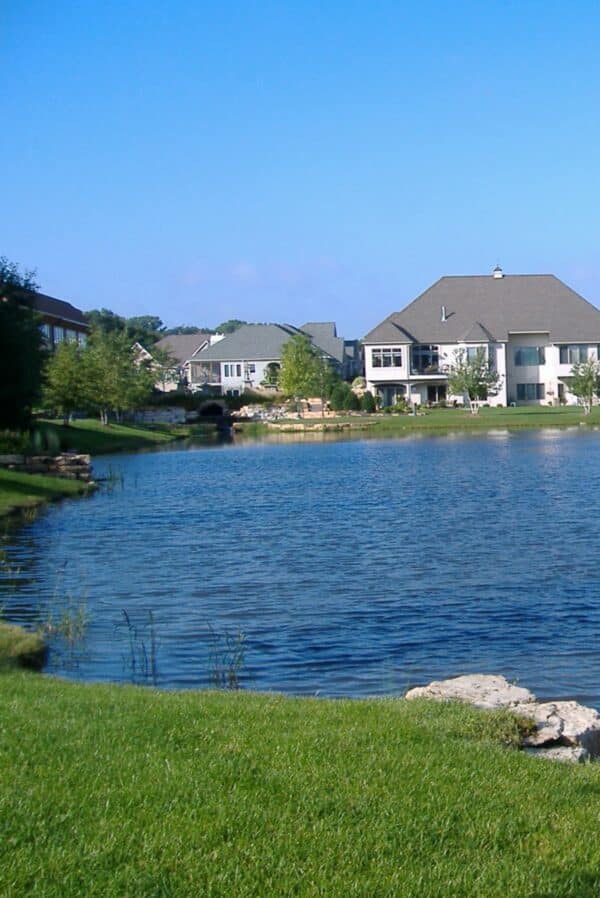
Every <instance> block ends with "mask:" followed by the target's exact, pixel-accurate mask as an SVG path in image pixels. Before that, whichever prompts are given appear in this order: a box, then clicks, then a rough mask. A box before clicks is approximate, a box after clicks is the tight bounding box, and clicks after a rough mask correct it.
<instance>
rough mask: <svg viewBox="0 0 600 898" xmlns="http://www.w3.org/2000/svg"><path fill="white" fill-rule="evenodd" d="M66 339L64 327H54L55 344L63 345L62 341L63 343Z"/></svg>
mask: <svg viewBox="0 0 600 898" xmlns="http://www.w3.org/2000/svg"><path fill="white" fill-rule="evenodd" d="M64 339H65V329H64V327H57V326H56V325H54V342H55V343H62V341H63V340H64Z"/></svg>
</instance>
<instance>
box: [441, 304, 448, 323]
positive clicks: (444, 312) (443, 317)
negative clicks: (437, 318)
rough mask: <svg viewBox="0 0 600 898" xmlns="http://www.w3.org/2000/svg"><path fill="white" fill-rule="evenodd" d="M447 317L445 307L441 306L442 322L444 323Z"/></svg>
mask: <svg viewBox="0 0 600 898" xmlns="http://www.w3.org/2000/svg"><path fill="white" fill-rule="evenodd" d="M447 317H448V316H447V315H446V306H442V321H445V320H446V318H447Z"/></svg>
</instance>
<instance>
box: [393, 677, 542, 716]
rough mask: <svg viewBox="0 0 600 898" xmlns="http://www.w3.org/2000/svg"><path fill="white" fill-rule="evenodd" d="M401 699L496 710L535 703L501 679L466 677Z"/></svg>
mask: <svg viewBox="0 0 600 898" xmlns="http://www.w3.org/2000/svg"><path fill="white" fill-rule="evenodd" d="M405 698H407V699H409V700H410V699H414V698H430V699H435V700H436V701H440V702H445V701H452V700H454V701H462V702H468V703H469V704H470V705H475V707H476V708H485V709H487V710H497V709H498V708H513V707H514V706H515V705H522V704H526V703H531V702H535V695H534V694H533V693H532V692H530V691H529V689H524V688H523V687H522V686H514V685H513V684H512V683H509V682H508V680H506V679H505V678H504V677H498V676H493V675H490V674H467V675H466V676H462V677H453V678H452V679H450V680H437V681H435V680H434V682H433V683H430V684H429V686H417V687H416V688H415V689H409V690H408V692H407V693H406V696H405Z"/></svg>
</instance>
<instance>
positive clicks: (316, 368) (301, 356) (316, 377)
mask: <svg viewBox="0 0 600 898" xmlns="http://www.w3.org/2000/svg"><path fill="white" fill-rule="evenodd" d="M321 362H322V360H321V358H320V356H319V354H318V353H317V350H316V349H315V347H314V346H313V344H312V343H311V342H310V339H309V338H308V337H307V336H305V335H304V334H296V336H294V337H292V338H291V339H290V340H288V341H287V343H286V344H285V345H284V347H283V350H282V353H281V374H280V377H279V386H280V388H281V390H282V392H283V393H284V394H285V395H286V396H289V397H290V398H292V399H307V398H308V397H309V396H315V395H317V393H318V391H319V387H320V381H321V380H322V379H323V373H322V367H321Z"/></svg>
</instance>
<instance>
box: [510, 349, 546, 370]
mask: <svg viewBox="0 0 600 898" xmlns="http://www.w3.org/2000/svg"><path fill="white" fill-rule="evenodd" d="M545 362H546V353H545V351H544V347H543V346H520V347H519V348H518V349H517V350H515V365H517V366H522V365H544V364H545Z"/></svg>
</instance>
